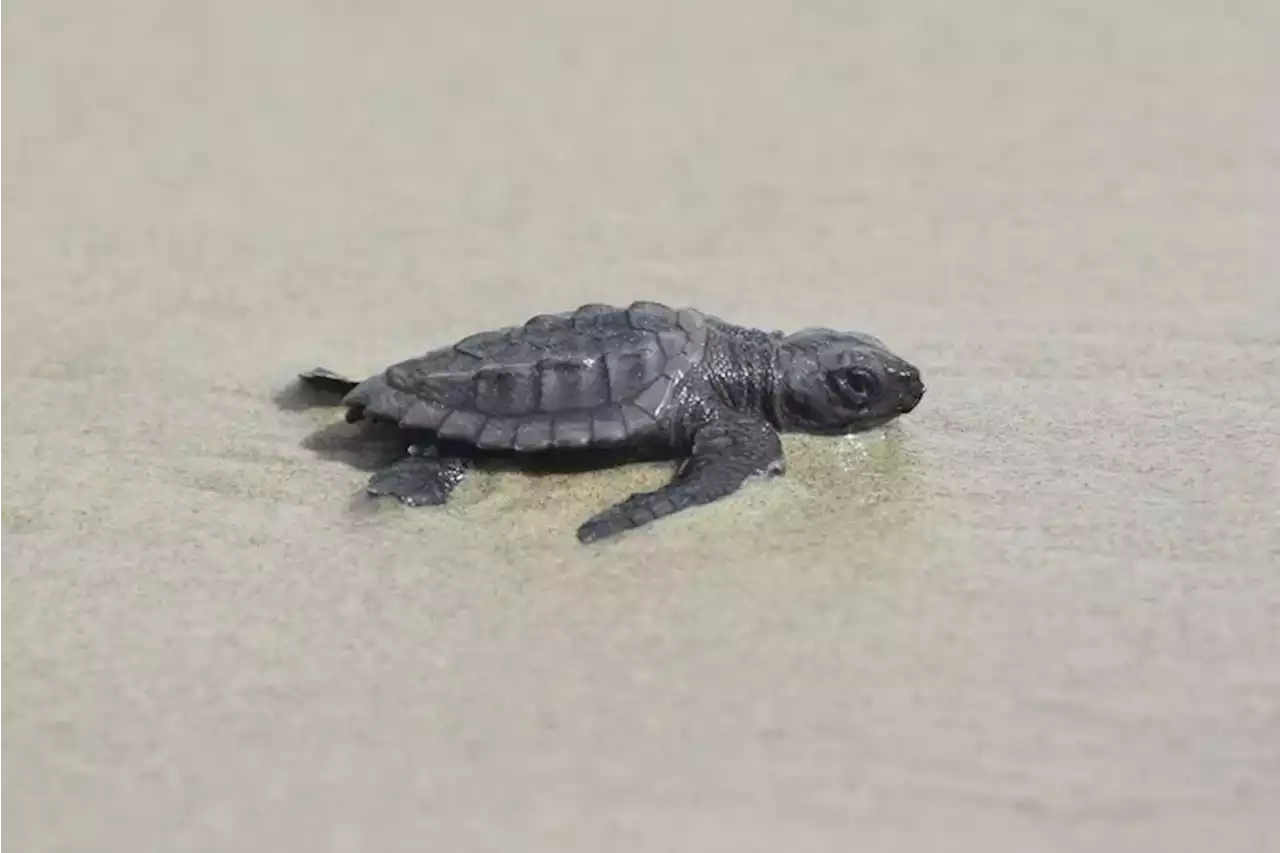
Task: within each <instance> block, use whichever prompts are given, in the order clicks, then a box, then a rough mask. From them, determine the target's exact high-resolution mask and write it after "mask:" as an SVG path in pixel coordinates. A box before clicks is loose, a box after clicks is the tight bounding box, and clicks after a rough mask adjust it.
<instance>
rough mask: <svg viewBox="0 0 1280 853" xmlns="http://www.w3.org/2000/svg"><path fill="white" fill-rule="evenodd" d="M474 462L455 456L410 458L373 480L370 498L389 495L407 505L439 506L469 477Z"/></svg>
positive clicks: (400, 461) (368, 488)
mask: <svg viewBox="0 0 1280 853" xmlns="http://www.w3.org/2000/svg"><path fill="white" fill-rule="evenodd" d="M468 467H470V460H467V459H461V458H458V457H451V456H443V457H442V456H435V455H418V454H415V455H413V456H409V457H407V458H405V459H401V460H399V461H398V462H396V463H394V464H392V465H389V466H388V467H386V468H383V469H382V470H381V471H379V472H378V473H376V474H374V475H373V477H371V478H370V479H369V485H367V486H366V487H365V491H366V492H368V493H369V494H370V495H374V496H380V495H389V496H391V497H394V498H396V499H397V500H399V501H400V502H401V503H403V504H405V505H406V506H439V505H440V504H443V503H445V502H447V501H448V500H449V496H450V495H451V494H453V490H454V489H456V488H457V487H458V485H459V484H460V483H461V482H462V481H463V479H464V478H465V477H466V473H467V468H468Z"/></svg>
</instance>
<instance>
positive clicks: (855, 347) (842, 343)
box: [686, 323, 925, 435]
mask: <svg viewBox="0 0 1280 853" xmlns="http://www.w3.org/2000/svg"><path fill="white" fill-rule="evenodd" d="M703 381H705V382H706V383H708V384H709V385H710V388H711V390H712V391H713V392H714V394H713V395H708V396H710V397H711V398H712V399H714V400H717V401H719V403H720V404H722V405H723V406H724V407H726V408H728V409H730V410H732V411H735V412H739V413H743V414H759V415H760V416H762V417H764V418H766V419H767V420H768V421H769V422H770V423H771V424H772V425H773V426H774V427H775V428H776V429H778V430H780V431H785V432H805V433H812V434H817V435H842V434H845V433H852V432H859V431H861V430H866V429H871V428H873V427H876V426H879V425H881V424H884V423H886V422H888V421H890V420H893V419H894V418H896V417H899V416H900V415H903V414H906V413H907V412H910V411H911V410H912V409H914V408H915V407H916V406H917V405H918V404H919V402H920V399H921V398H922V397H923V395H924V390H925V389H924V384H923V383H922V382H921V380H920V372H919V371H918V370H917V369H916V367H915V366H914V365H912V364H910V363H909V362H907V361H906V360H904V359H902V358H901V357H899V356H898V355H896V354H894V353H893V352H892V351H891V350H890V349H889V348H888V347H887V346H886V345H885V344H884V342H883V341H881V340H879V339H878V338H874V337H872V336H870V335H865V334H860V333H857V332H840V331H836V330H834V329H825V328H811V329H804V330H802V331H800V332H796V333H795V334H792V335H783V334H782V333H780V332H775V333H772V334H770V333H766V332H762V331H759V330H755V329H745V328H742V327H738V326H732V325H730V324H727V323H716V324H715V326H714V327H713V334H712V336H711V339H710V340H709V342H708V356H707V359H706V362H705V364H704V376H703ZM698 399H699V395H698V394H697V393H692V392H690V393H688V394H687V396H686V400H687V401H688V402H689V404H690V405H691V406H693V407H694V408H695V409H697V410H698V414H700V415H702V416H704V417H705V416H711V415H712V414H713V413H712V412H709V411H706V410H705V409H706V404H705V403H704V404H699V403H698V402H697V400H698Z"/></svg>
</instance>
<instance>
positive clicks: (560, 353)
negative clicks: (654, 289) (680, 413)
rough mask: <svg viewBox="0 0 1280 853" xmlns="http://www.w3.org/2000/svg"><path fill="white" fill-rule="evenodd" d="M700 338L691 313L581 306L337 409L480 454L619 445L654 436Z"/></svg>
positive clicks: (396, 379)
mask: <svg viewBox="0 0 1280 853" xmlns="http://www.w3.org/2000/svg"><path fill="white" fill-rule="evenodd" d="M706 340H707V318H706V317H705V316H704V315H703V314H701V313H700V312H698V311H695V310H693V309H689V308H684V309H681V310H679V311H677V310H674V309H672V308H668V307H667V306H665V305H660V304H658V303H656V302H635V303H633V304H631V305H630V306H628V307H626V308H617V307H614V306H610V305H583V306H582V307H580V308H578V309H577V310H575V311H568V312H564V313H561V314H541V315H539V316H537V317H534V318H532V319H531V320H529V321H528V322H527V323H525V324H524V325H523V326H511V327H507V328H503V329H498V330H496V331H492V332H481V333H480V334H476V335H472V336H470V337H468V338H464V339H463V340H461V341H458V342H457V343H456V344H454V345H453V346H449V347H442V348H441V349H437V350H433V351H432V352H429V353H427V354H426V355H424V356H421V357H419V358H414V359H410V360H408V361H403V362H400V363H399V364H395V365H392V366H391V367H389V368H387V370H386V371H385V372H383V373H382V374H381V375H379V376H374V377H372V378H370V379H367V380H365V381H364V382H362V383H361V384H360V385H359V386H357V387H356V388H355V389H353V390H352V391H351V393H349V394H348V395H347V396H346V398H345V399H344V400H343V403H344V404H345V405H347V406H350V407H351V408H352V409H353V413H354V414H356V415H360V414H365V413H367V414H369V415H373V416H375V417H379V418H383V419H387V420H392V421H396V422H398V423H399V424H400V425H401V426H403V427H405V428H411V429H429V430H434V431H435V432H436V433H438V434H439V435H440V437H441V438H445V439H452V440H456V441H464V442H469V443H471V444H474V445H476V446H477V447H481V448H485V449H494V450H507V449H514V450H519V451H536V450H546V449H549V448H559V447H610V446H618V445H623V444H627V443H628V442H631V441H633V440H635V439H636V438H638V437H640V436H642V435H644V434H646V433H648V432H650V431H652V430H653V429H654V428H655V426H656V424H657V423H658V422H659V421H660V420H661V419H662V417H663V415H664V414H665V412H666V410H667V408H668V406H669V405H670V401H671V397H672V393H671V392H672V389H673V388H674V387H675V385H676V384H677V383H678V382H679V381H680V380H681V379H682V378H683V377H684V376H685V375H686V374H687V373H688V372H689V370H690V369H692V367H693V366H694V365H696V364H698V362H699V361H701V359H702V357H703V352H704V350H705V348H706Z"/></svg>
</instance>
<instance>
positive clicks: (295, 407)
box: [272, 379, 676, 477]
mask: <svg viewBox="0 0 1280 853" xmlns="http://www.w3.org/2000/svg"><path fill="white" fill-rule="evenodd" d="M344 393H345V391H344V389H342V388H341V387H338V386H324V385H317V384H315V383H307V382H304V381H302V380H301V379H295V380H293V381H292V382H290V383H289V384H288V385H286V386H284V387H283V388H281V389H280V390H279V391H277V392H275V393H274V394H273V395H272V402H273V403H274V404H275V405H276V406H277V407H278V408H280V409H282V410H284V411H290V412H300V411H306V410H309V409H317V408H334V407H337V406H339V405H340V404H341V401H342V397H343V395H344ZM415 444H416V445H419V446H432V447H434V448H435V449H436V451H437V452H438V453H439V454H440V455H441V456H454V457H461V458H465V459H469V460H471V462H472V464H473V465H474V466H475V467H476V468H478V469H481V470H486V471H495V472H515V473H522V474H526V475H529V476H535V477H543V476H554V475H560V474H580V473H586V472H589V471H600V470H608V469H612V468H621V467H624V466H627V465H634V464H638V463H647V462H650V463H651V462H671V461H674V460H675V459H676V455H675V454H674V453H672V451H671V450H670V449H668V448H664V447H656V446H655V447H626V448H553V449H550V450H545V451H540V452H535V453H520V452H517V451H515V450H481V449H479V448H476V447H474V446H472V445H470V444H465V443H459V442H451V441H448V440H444V439H440V438H438V437H437V436H435V435H434V434H433V433H432V432H430V431H421V430H406V429H404V428H402V427H400V426H399V425H398V424H394V423H390V422H388V421H382V420H378V419H374V418H366V419H363V420H361V421H358V422H356V423H347V422H346V421H340V422H337V423H331V424H326V425H325V426H323V427H321V428H319V429H317V430H316V431H315V432H313V433H311V434H310V435H308V436H307V437H306V438H304V439H303V440H302V442H301V445H302V447H304V448H306V449H307V450H309V451H311V452H313V453H315V454H317V455H318V456H320V457H322V458H324V459H328V460H331V461H337V462H341V463H344V464H346V465H349V466H351V467H353V468H356V469H359V470H361V471H367V472H373V471H377V470H379V469H381V468H385V467H386V466H388V465H390V464H392V463H394V462H396V461H397V460H399V459H403V458H404V457H405V456H408V455H409V448H410V446H412V445H415Z"/></svg>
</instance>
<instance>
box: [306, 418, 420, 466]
mask: <svg viewBox="0 0 1280 853" xmlns="http://www.w3.org/2000/svg"><path fill="white" fill-rule="evenodd" d="M301 444H302V447H304V448H306V449H307V450H309V451H311V452H312V453H315V454H316V455H317V456H320V457H321V458H323V459H327V460H329V461H332V462H341V463H343V464H345V465H348V466H350V467H352V468H356V469H358V470H360V471H366V472H370V473H372V472H374V471H378V470H381V469H382V468H385V467H387V466H388V465H390V464H392V463H393V462H395V461H396V460H398V459H403V458H404V457H406V456H408V455H409V445H411V444H413V440H412V438H411V437H410V436H409V435H407V434H406V433H405V432H404V431H403V430H398V429H396V428H395V427H394V426H391V425H389V424H378V423H373V424H348V423H345V422H342V423H334V424H328V425H326V426H323V427H321V428H320V429H318V430H316V431H315V432H313V433H311V434H310V435H308V436H307V437H306V438H304V439H303V440H302V442H301Z"/></svg>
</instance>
